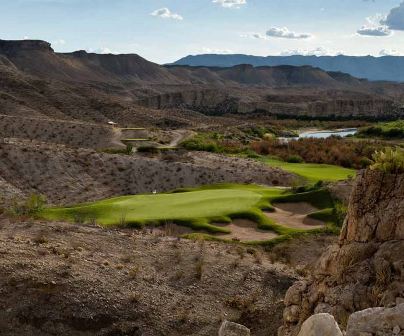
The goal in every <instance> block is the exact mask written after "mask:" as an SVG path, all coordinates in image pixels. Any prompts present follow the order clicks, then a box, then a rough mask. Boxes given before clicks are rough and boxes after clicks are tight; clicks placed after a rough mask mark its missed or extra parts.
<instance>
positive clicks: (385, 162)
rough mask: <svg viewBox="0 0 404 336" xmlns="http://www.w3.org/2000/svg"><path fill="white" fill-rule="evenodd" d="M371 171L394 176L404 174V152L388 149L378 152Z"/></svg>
mask: <svg viewBox="0 0 404 336" xmlns="http://www.w3.org/2000/svg"><path fill="white" fill-rule="evenodd" d="M370 169H372V170H381V171H384V172H386V173H393V174H400V173H404V150H403V149H401V148H396V149H393V148H386V149H385V150H382V151H376V152H375V153H374V155H373V164H372V165H371V166H370Z"/></svg>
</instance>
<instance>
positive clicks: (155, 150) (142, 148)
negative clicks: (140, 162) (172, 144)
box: [137, 146, 159, 154]
mask: <svg viewBox="0 0 404 336" xmlns="http://www.w3.org/2000/svg"><path fill="white" fill-rule="evenodd" d="M137 151H138V152H139V153H152V154H157V153H158V152H159V149H158V148H157V147H154V146H140V147H138V149H137Z"/></svg>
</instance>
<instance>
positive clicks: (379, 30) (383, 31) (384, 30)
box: [357, 26, 392, 36]
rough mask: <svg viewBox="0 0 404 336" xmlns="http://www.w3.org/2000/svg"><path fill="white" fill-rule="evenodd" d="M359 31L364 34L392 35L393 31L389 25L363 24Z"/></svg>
mask: <svg viewBox="0 0 404 336" xmlns="http://www.w3.org/2000/svg"><path fill="white" fill-rule="evenodd" d="M357 33H358V34H359V35H364V36H390V35H391V34H392V31H391V30H390V29H389V28H388V27H387V26H378V27H368V26H362V27H361V28H360V29H358V31H357Z"/></svg>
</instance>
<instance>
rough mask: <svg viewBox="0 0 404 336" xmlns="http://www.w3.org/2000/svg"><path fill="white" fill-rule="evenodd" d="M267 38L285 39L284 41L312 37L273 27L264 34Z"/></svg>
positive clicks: (284, 28)
mask: <svg viewBox="0 0 404 336" xmlns="http://www.w3.org/2000/svg"><path fill="white" fill-rule="evenodd" d="M266 35H267V36H268V37H275V38H285V39H309V38H311V37H313V35H311V34H308V33H295V32H293V31H290V30H289V29H288V28H286V27H282V28H277V27H273V28H271V29H269V30H268V31H267V32H266Z"/></svg>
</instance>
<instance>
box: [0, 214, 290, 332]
mask: <svg viewBox="0 0 404 336" xmlns="http://www.w3.org/2000/svg"><path fill="white" fill-rule="evenodd" d="M0 256H1V258H0V260H1V262H0V274H1V277H0V288H1V295H0V330H1V335H5V336H15V335H21V336H24V335H27V336H28V335H44V336H47V335H65V336H69V335H75V336H85V335H111V336H112V335H142V336H160V335H161V336H163V335H164V336H168V335H173V336H177V335H178V336H179V335H191V334H192V335H206V336H210V335H215V334H217V331H218V329H219V326H220V323H221V321H222V319H229V320H233V321H236V322H239V323H242V324H244V325H247V326H248V327H250V328H251V329H252V332H253V334H254V335H256V336H264V335H265V336H267V335H274V334H275V333H276V329H277V328H278V327H279V324H280V321H281V314H282V309H283V303H282V298H283V297H284V294H285V292H286V290H287V289H288V288H289V287H290V285H291V284H292V283H293V282H294V281H295V280H296V278H298V276H297V275H296V274H295V273H294V271H293V270H292V269H291V268H290V267H288V266H286V265H282V264H280V263H276V262H274V261H271V260H270V258H269V256H268V255H267V254H265V252H263V251H261V250H258V249H252V248H248V249H247V248H246V247H242V246H239V245H234V244H231V245H226V244H222V243H213V242H212V243H210V242H204V241H198V242H195V241H191V240H183V239H179V238H170V237H164V236H162V235H160V234H150V233H148V232H141V231H134V230H120V231H119V230H105V229H102V228H99V227H96V226H80V225H72V224H66V223H56V222H52V223H49V222H46V223H45V222H38V221H13V220H10V219H7V218H3V219H0Z"/></svg>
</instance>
